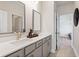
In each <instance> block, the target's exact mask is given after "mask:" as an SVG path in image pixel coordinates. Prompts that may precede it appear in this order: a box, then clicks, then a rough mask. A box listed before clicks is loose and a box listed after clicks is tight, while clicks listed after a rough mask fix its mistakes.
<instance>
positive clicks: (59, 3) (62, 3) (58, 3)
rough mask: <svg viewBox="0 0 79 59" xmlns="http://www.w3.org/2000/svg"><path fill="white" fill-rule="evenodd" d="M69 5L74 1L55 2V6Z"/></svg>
mask: <svg viewBox="0 0 79 59" xmlns="http://www.w3.org/2000/svg"><path fill="white" fill-rule="evenodd" d="M70 3H74V1H55V4H56V5H59V6H61V5H66V4H70Z"/></svg>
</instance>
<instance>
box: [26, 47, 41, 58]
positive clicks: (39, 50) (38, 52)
mask: <svg viewBox="0 0 79 59" xmlns="http://www.w3.org/2000/svg"><path fill="white" fill-rule="evenodd" d="M27 57H42V46H40V47H39V48H37V49H36V50H35V51H34V52H32V53H31V54H29V55H28V56H27Z"/></svg>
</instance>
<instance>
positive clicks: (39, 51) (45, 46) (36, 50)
mask: <svg viewBox="0 0 79 59" xmlns="http://www.w3.org/2000/svg"><path fill="white" fill-rule="evenodd" d="M33 40H34V39H33ZM14 49H15V48H14ZM50 50H51V35H48V36H47V37H44V38H41V39H40V40H38V41H36V42H34V43H32V44H29V45H28V46H27V44H26V46H25V47H24V48H21V49H19V50H17V51H14V52H12V53H11V54H8V55H6V57H47V56H48V55H49V53H50Z"/></svg>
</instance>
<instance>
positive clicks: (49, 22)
mask: <svg viewBox="0 0 79 59" xmlns="http://www.w3.org/2000/svg"><path fill="white" fill-rule="evenodd" d="M41 16H42V20H41V22H42V32H48V33H51V34H52V36H53V37H52V52H54V51H55V48H56V41H55V39H54V2H53V1H50V2H49V1H44V2H42V3H41Z"/></svg>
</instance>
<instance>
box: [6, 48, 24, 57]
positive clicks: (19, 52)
mask: <svg viewBox="0 0 79 59" xmlns="http://www.w3.org/2000/svg"><path fill="white" fill-rule="evenodd" d="M8 57H24V49H22V50H20V51H17V52H15V53H13V54H11V55H9V56H8Z"/></svg>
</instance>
